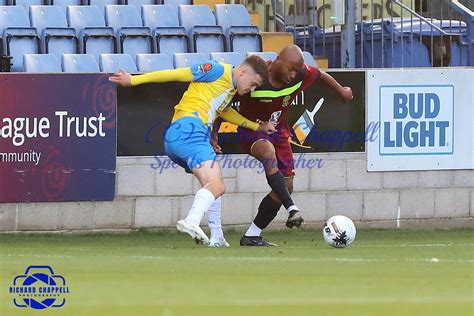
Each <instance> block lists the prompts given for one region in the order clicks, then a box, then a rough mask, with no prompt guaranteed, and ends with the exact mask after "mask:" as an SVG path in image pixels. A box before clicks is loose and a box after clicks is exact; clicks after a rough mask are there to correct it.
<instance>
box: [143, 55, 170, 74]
mask: <svg viewBox="0 0 474 316" xmlns="http://www.w3.org/2000/svg"><path fill="white" fill-rule="evenodd" d="M137 69H138V71H140V72H151V71H157V70H165V69H173V63H172V62H171V58H169V56H168V55H166V54H137Z"/></svg>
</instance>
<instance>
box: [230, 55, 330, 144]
mask: <svg viewBox="0 0 474 316" xmlns="http://www.w3.org/2000/svg"><path fill="white" fill-rule="evenodd" d="M268 65H270V63H268ZM320 76H321V73H320V72H319V70H318V69H317V68H315V67H312V66H308V65H306V64H305V65H304V66H303V68H301V69H299V70H298V72H297V73H296V76H295V78H294V79H293V81H292V82H291V83H289V84H288V85H286V86H283V87H282V88H278V89H276V88H274V87H272V86H271V85H270V84H266V85H263V86H261V87H259V88H257V89H256V90H255V91H254V92H252V93H250V94H246V95H244V96H239V97H238V98H237V100H239V101H240V109H239V112H240V114H241V115H242V116H244V117H245V118H247V119H249V120H251V121H254V122H256V121H263V122H264V121H272V122H274V123H275V124H276V129H277V130H278V134H279V136H280V137H281V138H284V139H285V138H288V137H289V136H290V128H289V126H288V123H287V122H286V119H285V114H286V111H288V109H289V108H290V105H291V103H292V102H293V100H294V99H295V98H296V96H297V95H298V93H300V92H301V91H302V90H304V89H306V88H307V87H308V86H310V85H312V84H313V83H314V82H316V81H317V80H318V79H319V77H320Z"/></svg>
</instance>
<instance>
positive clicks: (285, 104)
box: [209, 45, 353, 246]
mask: <svg viewBox="0 0 474 316" xmlns="http://www.w3.org/2000/svg"><path fill="white" fill-rule="evenodd" d="M267 65H268V73H269V82H268V83H266V84H265V83H264V84H263V85H262V86H261V87H260V88H258V89H256V90H255V91H253V92H252V93H250V94H247V95H243V96H239V97H238V98H237V99H234V100H238V101H240V110H239V112H240V114H241V115H242V116H244V117H246V118H248V119H249V120H251V121H255V122H261V121H272V122H273V123H274V124H275V127H276V129H277V133H274V134H272V135H266V134H263V133H260V132H254V131H251V130H248V129H245V128H240V127H239V129H238V133H239V142H240V144H241V146H242V148H243V149H244V150H245V151H246V152H247V153H249V154H251V155H252V156H254V157H255V158H257V159H258V160H259V161H260V162H262V163H263V165H264V168H265V175H266V177H267V182H268V184H269V185H270V188H271V189H272V191H271V192H270V193H269V194H268V195H266V196H265V197H264V198H263V200H262V202H261V203H260V206H259V207H258V213H257V215H256V217H255V219H254V221H253V223H252V224H251V225H250V227H249V228H248V230H247V231H246V233H245V235H244V236H243V237H242V238H241V240H240V245H241V246H273V245H275V244H272V243H270V242H268V241H266V240H265V239H263V238H262V237H261V233H262V230H263V229H265V228H266V227H267V226H268V225H269V224H270V222H271V221H272V220H273V219H274V218H275V216H276V215H277V213H278V211H279V209H280V207H281V205H283V206H284V207H285V208H286V210H287V211H288V213H289V214H288V220H287V221H286V226H287V227H288V228H293V227H300V226H301V224H302V223H303V222H304V220H303V217H302V216H301V214H300V210H299V209H298V207H297V206H296V205H295V203H294V202H293V200H292V198H291V193H292V192H293V177H294V175H295V170H294V160H293V152H292V150H291V145H290V142H289V137H290V131H291V128H290V127H289V126H288V123H287V122H286V119H285V114H286V112H287V111H288V109H289V108H290V105H291V103H292V102H293V100H294V99H295V98H296V96H297V95H298V94H299V93H300V92H301V91H303V90H304V89H306V88H307V87H309V86H311V85H312V84H314V83H315V82H321V83H323V84H325V85H326V86H327V87H329V88H330V89H332V90H334V91H335V92H337V93H338V94H339V95H340V96H341V98H342V99H343V100H344V101H345V102H348V101H350V100H352V98H353V96H352V90H351V88H350V87H342V86H341V85H340V84H339V83H338V82H337V81H336V80H335V79H334V78H333V77H332V76H330V75H329V74H327V73H325V72H323V71H320V70H318V69H317V68H315V67H312V66H308V65H306V64H304V60H303V54H302V52H301V49H300V48H299V47H298V46H296V45H289V46H287V47H285V48H284V49H283V50H282V51H281V52H280V54H278V57H277V58H276V59H275V61H273V62H270V61H268V62H267ZM213 138H214V139H216V138H215V137H213ZM213 145H214V149H215V150H219V147H218V145H217V144H215V143H214V144H213ZM216 202H217V203H216V204H219V205H218V207H220V201H216ZM213 206H215V205H213ZM213 206H211V209H212V208H213ZM219 213H220V212H219ZM212 224H213V225H212V226H215V223H212ZM219 224H220V221H219ZM209 225H210V226H211V221H210V222H209ZM219 226H220V225H219ZM212 228H213V227H211V234H212V230H213V229H212ZM214 231H218V230H216V229H214ZM212 239H213V238H212V237H211V240H212Z"/></svg>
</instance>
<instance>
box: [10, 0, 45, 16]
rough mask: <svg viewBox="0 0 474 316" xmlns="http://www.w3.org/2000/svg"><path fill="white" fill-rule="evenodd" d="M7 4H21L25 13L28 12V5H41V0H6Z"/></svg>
mask: <svg viewBox="0 0 474 316" xmlns="http://www.w3.org/2000/svg"><path fill="white" fill-rule="evenodd" d="M6 3H7V5H16V6H21V7H23V9H25V11H26V14H28V12H29V10H30V5H42V4H44V3H43V0H6Z"/></svg>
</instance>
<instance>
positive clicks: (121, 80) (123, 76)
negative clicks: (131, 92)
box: [109, 69, 132, 87]
mask: <svg viewBox="0 0 474 316" xmlns="http://www.w3.org/2000/svg"><path fill="white" fill-rule="evenodd" d="M109 81H111V82H113V83H115V84H117V85H119V86H122V87H131V86H132V76H131V75H130V74H129V73H127V72H126V71H125V70H123V69H120V70H119V71H118V72H117V73H114V74H113V75H111V76H110V77H109Z"/></svg>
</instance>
